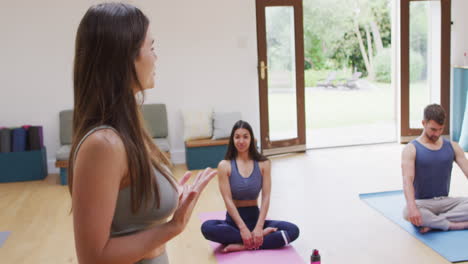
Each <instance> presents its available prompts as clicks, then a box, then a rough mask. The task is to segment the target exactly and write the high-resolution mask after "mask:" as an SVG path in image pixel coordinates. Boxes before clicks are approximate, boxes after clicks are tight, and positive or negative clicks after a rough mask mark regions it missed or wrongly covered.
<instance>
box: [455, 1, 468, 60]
mask: <svg viewBox="0 0 468 264" xmlns="http://www.w3.org/2000/svg"><path fill="white" fill-rule="evenodd" d="M467 11H468V0H452V21H453V25H452V56H451V57H452V65H463V53H464V52H467V53H468V31H467V30H466V29H467V27H468V16H467V15H466V12H467ZM466 66H468V65H466Z"/></svg>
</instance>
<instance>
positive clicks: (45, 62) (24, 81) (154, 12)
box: [0, 0, 259, 172]
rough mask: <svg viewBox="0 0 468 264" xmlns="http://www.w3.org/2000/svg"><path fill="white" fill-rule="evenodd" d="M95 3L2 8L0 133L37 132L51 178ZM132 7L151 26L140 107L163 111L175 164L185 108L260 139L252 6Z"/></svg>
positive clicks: (181, 0) (23, 2)
mask: <svg viewBox="0 0 468 264" xmlns="http://www.w3.org/2000/svg"><path fill="white" fill-rule="evenodd" d="M96 2H101V1H91V0H88V1H63V0H42V1H33V0H16V1H8V2H6V3H3V4H2V8H0V36H1V41H0V126H19V125H23V124H33V125H43V126H44V132H45V135H44V136H45V138H44V141H45V144H46V147H47V151H48V153H47V154H48V159H49V170H50V171H52V172H53V171H55V170H54V169H53V167H54V166H53V162H54V160H55V151H56V150H57V149H58V147H59V126H58V125H59V124H58V113H59V111H61V110H63V109H70V108H72V105H73V93H72V67H73V64H72V63H73V51H74V38H75V33H76V29H77V26H78V23H79V21H80V19H81V17H82V16H83V14H84V13H85V11H86V9H87V8H88V7H89V6H90V5H91V4H92V3H96ZM130 2H134V3H136V4H137V5H138V6H139V7H140V8H141V9H142V10H143V12H145V13H146V14H147V16H148V17H149V18H150V20H151V22H152V23H151V27H152V33H153V35H154V37H155V39H156V42H157V45H156V53H157V55H158V58H159V59H158V62H157V73H156V74H157V77H156V86H157V87H156V89H153V90H151V91H149V92H148V93H147V97H146V101H145V102H146V103H157V102H162V103H166V105H167V110H168V118H169V134H170V140H171V145H172V150H173V153H172V154H173V158H174V161H175V162H177V163H183V162H184V146H183V139H182V137H183V123H182V118H181V109H184V108H197V107H213V108H214V109H216V110H221V111H241V112H242V115H243V119H245V120H247V121H249V122H250V123H251V125H252V126H253V128H254V133H255V134H256V135H259V103H258V101H259V99H258V82H257V70H256V66H257V45H256V20H255V1H252V0H236V1H232V0H199V1H190V0H178V1H175V0H173V1H167V0H166V1H163V0H145V1H130ZM51 169H52V170H51Z"/></svg>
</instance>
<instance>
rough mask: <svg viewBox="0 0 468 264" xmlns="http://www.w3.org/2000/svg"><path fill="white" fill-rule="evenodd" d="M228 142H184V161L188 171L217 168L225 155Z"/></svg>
mask: <svg viewBox="0 0 468 264" xmlns="http://www.w3.org/2000/svg"><path fill="white" fill-rule="evenodd" d="M228 142H229V141H228V140H227V139H226V140H196V141H195V140H193V141H186V142H185V161H186V163H187V168H188V169H189V170H200V169H205V168H206V167H211V168H217V167H218V163H219V162H220V161H221V160H223V159H224V155H226V151H227V146H228Z"/></svg>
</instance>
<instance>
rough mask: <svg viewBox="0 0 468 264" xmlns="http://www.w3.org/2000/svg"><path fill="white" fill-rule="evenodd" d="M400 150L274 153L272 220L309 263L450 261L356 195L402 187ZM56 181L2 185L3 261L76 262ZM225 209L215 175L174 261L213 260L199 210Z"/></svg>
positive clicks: (459, 188) (463, 190) (65, 199)
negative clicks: (289, 225)
mask: <svg viewBox="0 0 468 264" xmlns="http://www.w3.org/2000/svg"><path fill="white" fill-rule="evenodd" d="M401 149H402V146H401V145H397V144H386V145H374V146H361V147H348V148H334V149H322V150H312V151H308V152H307V153H305V154H294V155H287V156H281V157H275V158H272V164H273V165H272V166H273V168H272V178H273V190H272V192H273V193H272V198H271V208H270V213H269V218H271V219H280V220H288V221H291V222H294V223H296V224H297V225H298V226H299V227H300V229H301V235H300V237H299V239H298V240H297V241H295V242H294V243H293V245H294V247H295V248H296V250H297V251H298V252H299V254H300V255H301V256H302V257H303V259H304V261H305V262H306V263H308V262H307V261H306V260H307V259H308V257H309V254H310V251H311V249H312V248H318V249H319V250H320V251H321V255H322V260H323V261H324V262H325V263H333V264H335V263H359V264H375V263H379V264H385V263H389V264H390V263H392V264H393V263H424V264H444V263H449V262H448V261H446V260H445V259H444V258H442V257H441V256H440V255H438V254H437V253H435V252H434V251H433V250H431V249H430V248H428V247H427V246H425V245H424V244H422V243H421V242H419V241H418V240H417V239H415V238H414V237H412V236H410V235H409V234H408V233H407V232H406V231H404V230H403V229H401V228H400V227H399V226H397V225H395V224H393V223H392V222H390V221H389V220H387V219H386V218H384V217H383V216H382V215H380V214H379V213H378V212H376V211H375V210H372V209H371V208H370V207H368V206H367V205H365V204H364V203H363V202H362V201H360V200H359V198H358V194H359V193H365V192H377V191H385V190H396V189H401V172H400V152H401ZM183 172H184V168H183V167H182V166H177V167H176V168H175V174H176V176H177V177H180V176H181V175H182V174H183ZM57 181H58V177H57V176H56V175H50V176H49V177H48V178H47V179H46V180H45V181H39V182H25V183H8V184H0V231H11V235H10V237H9V238H8V239H7V241H6V242H5V244H4V245H3V247H1V248H0V263H2V264H3V263H5V264H10V263H14V264H22V263H24V264H31V263H44V264H45V263H47V264H50V263H77V261H76V256H75V252H74V243H73V230H72V221H71V215H70V214H69V210H70V197H69V194H68V190H67V188H66V187H64V186H60V185H58V184H57ZM451 194H452V195H454V196H455V195H464V196H468V181H467V180H466V179H465V177H464V176H463V175H462V173H461V171H460V169H459V168H458V167H457V166H454V170H453V177H452V190H451ZM223 209H224V204H223V202H222V200H221V196H220V195H219V193H218V189H217V182H216V181H213V182H211V183H210V184H209V186H208V187H207V190H206V192H205V193H204V194H203V195H202V197H201V198H200V202H199V204H198V206H197V208H196V209H195V212H194V215H193V217H192V219H191V221H190V223H189V225H188V227H187V229H186V230H185V231H184V233H182V235H180V236H179V237H177V238H176V239H174V240H173V241H171V242H170V243H169V244H168V253H169V258H170V260H171V263H172V264H182V263H208V264H210V263H216V260H215V259H214V257H213V255H212V253H211V249H210V248H209V245H208V243H207V242H206V241H205V240H204V239H203V238H202V236H201V234H200V230H199V229H200V224H201V223H200V221H199V220H198V217H197V215H198V213H199V212H204V211H217V210H223ZM465 263H468V262H465Z"/></svg>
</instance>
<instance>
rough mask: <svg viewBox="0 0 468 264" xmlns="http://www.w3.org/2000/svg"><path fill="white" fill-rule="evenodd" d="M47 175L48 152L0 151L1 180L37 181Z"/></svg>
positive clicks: (43, 150)
mask: <svg viewBox="0 0 468 264" xmlns="http://www.w3.org/2000/svg"><path fill="white" fill-rule="evenodd" d="M46 176H47V152H46V149H45V148H42V149H41V150H33V151H22V152H9V153H0V182H17V181H36V180H42V179H44V178H45V177H46Z"/></svg>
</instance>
